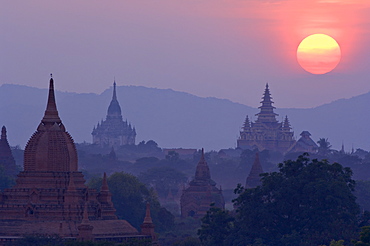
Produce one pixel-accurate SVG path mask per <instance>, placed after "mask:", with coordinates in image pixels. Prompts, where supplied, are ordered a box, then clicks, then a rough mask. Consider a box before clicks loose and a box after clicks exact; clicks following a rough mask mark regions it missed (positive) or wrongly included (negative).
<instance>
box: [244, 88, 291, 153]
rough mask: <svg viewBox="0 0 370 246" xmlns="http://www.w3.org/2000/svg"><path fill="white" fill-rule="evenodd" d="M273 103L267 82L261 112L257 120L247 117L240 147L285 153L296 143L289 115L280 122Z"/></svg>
mask: <svg viewBox="0 0 370 246" xmlns="http://www.w3.org/2000/svg"><path fill="white" fill-rule="evenodd" d="M273 103H274V102H273V101H272V97H271V93H270V89H269V86H268V84H266V88H265V91H264V94H263V97H262V101H261V104H262V105H261V106H260V107H259V109H260V112H259V113H257V114H256V116H257V120H256V121H255V122H249V118H248V116H247V117H246V120H245V122H244V124H243V127H242V130H241V132H240V137H239V139H238V140H237V146H238V147H239V148H241V149H255V148H257V149H258V150H259V151H262V150H264V149H268V150H273V151H278V152H281V153H285V152H286V151H287V150H288V149H289V148H290V147H291V146H292V145H293V144H294V143H295V140H294V138H293V135H294V133H293V132H292V131H291V127H290V123H289V120H288V117H287V116H286V117H285V120H284V122H278V121H277V120H276V116H278V114H276V113H275V112H274V109H275V107H274V106H272V104H273Z"/></svg>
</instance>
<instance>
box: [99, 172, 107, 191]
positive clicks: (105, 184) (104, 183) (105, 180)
mask: <svg viewBox="0 0 370 246" xmlns="http://www.w3.org/2000/svg"><path fill="white" fill-rule="evenodd" d="M101 191H109V188H108V181H107V174H106V173H105V172H104V175H103V183H102V186H101Z"/></svg>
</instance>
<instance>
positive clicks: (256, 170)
mask: <svg viewBox="0 0 370 246" xmlns="http://www.w3.org/2000/svg"><path fill="white" fill-rule="evenodd" d="M261 173H263V169H262V165H261V162H260V157H259V154H258V152H257V153H256V157H255V159H254V162H253V165H252V168H251V170H250V172H249V175H248V177H247V182H246V184H245V188H255V187H257V186H259V185H261V184H262V182H261V177H260V174H261Z"/></svg>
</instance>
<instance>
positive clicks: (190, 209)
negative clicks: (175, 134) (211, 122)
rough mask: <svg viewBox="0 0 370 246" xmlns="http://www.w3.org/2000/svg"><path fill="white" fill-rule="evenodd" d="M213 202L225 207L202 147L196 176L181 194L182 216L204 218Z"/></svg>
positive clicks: (220, 191)
mask: <svg viewBox="0 0 370 246" xmlns="http://www.w3.org/2000/svg"><path fill="white" fill-rule="evenodd" d="M211 203H215V206H216V207H219V208H225V201H224V197H223V195H222V190H221V189H218V188H217V187H216V183H215V182H214V181H213V180H212V179H211V173H210V171H209V167H208V164H207V162H206V160H205V157H204V150H203V149H202V154H201V157H200V160H199V162H198V165H197V167H196V171H195V177H194V179H193V180H192V181H191V182H190V183H189V186H188V187H187V188H186V189H184V190H183V193H182V196H181V200H180V205H181V216H182V217H188V216H191V217H194V218H202V217H203V216H204V215H205V214H206V213H207V211H208V210H209V208H210V204H211Z"/></svg>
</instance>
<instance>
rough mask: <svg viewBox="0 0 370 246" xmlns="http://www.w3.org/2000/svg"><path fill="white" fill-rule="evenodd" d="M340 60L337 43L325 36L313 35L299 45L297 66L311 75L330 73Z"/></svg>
mask: <svg viewBox="0 0 370 246" xmlns="http://www.w3.org/2000/svg"><path fill="white" fill-rule="evenodd" d="M340 58H341V52H340V47H339V44H338V43H337V41H335V39H333V38H332V37H330V36H328V35H325V34H313V35H310V36H308V37H306V38H305V39H303V41H302V42H301V43H300V44H299V46H298V49H297V59H298V63H299V65H301V67H302V68H303V69H304V70H306V71H307V72H310V73H312V74H325V73H328V72H330V71H332V70H333V69H334V68H335V67H336V66H337V65H338V63H339V61H340Z"/></svg>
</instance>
